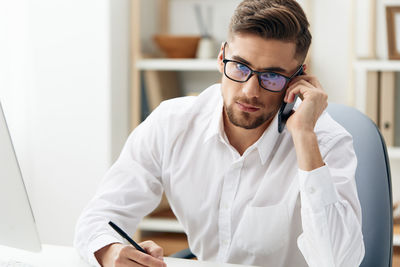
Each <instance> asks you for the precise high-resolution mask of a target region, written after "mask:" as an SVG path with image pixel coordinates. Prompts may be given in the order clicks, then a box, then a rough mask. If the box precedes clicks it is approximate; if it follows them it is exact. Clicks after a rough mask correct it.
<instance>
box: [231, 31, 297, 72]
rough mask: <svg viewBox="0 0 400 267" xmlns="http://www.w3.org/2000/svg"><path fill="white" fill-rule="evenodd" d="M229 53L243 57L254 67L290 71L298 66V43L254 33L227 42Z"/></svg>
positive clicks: (242, 58) (245, 61) (236, 56)
mask: <svg viewBox="0 0 400 267" xmlns="http://www.w3.org/2000/svg"><path fill="white" fill-rule="evenodd" d="M227 55H229V57H235V58H236V59H241V60H240V61H244V62H243V63H246V64H248V65H251V66H252V67H254V68H258V69H266V68H272V67H273V68H281V69H284V70H288V72H290V71H291V70H293V69H294V68H297V67H298V66H299V65H300V64H301V62H299V61H298V60H297V59H296V57H295V55H296V44H295V43H293V42H283V41H279V40H275V39H270V40H266V39H262V38H261V37H258V36H254V35H239V36H235V37H234V38H231V40H230V41H229V42H228V44H227Z"/></svg>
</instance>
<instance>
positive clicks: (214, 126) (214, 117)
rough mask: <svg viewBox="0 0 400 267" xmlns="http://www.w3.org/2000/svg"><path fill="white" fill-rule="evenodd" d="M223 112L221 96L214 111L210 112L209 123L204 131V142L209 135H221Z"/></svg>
mask: <svg viewBox="0 0 400 267" xmlns="http://www.w3.org/2000/svg"><path fill="white" fill-rule="evenodd" d="M222 114H223V100H222V96H221V97H219V99H218V102H217V104H216V106H215V109H214V111H213V112H212V113H211V119H210V124H209V126H208V128H207V130H206V132H205V136H204V142H203V143H206V142H207V141H208V140H209V139H210V138H211V137H213V136H218V135H221V136H222V133H223V131H224V122H223V118H222Z"/></svg>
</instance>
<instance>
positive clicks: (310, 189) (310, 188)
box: [307, 187, 316, 194]
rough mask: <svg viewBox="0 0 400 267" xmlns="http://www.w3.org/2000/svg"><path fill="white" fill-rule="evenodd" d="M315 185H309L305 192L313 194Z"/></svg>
mask: <svg viewBox="0 0 400 267" xmlns="http://www.w3.org/2000/svg"><path fill="white" fill-rule="evenodd" d="M315 191H316V190H315V187H309V188H308V190H307V192H308V193H309V194H314V193H315Z"/></svg>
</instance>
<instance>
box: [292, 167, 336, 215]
mask: <svg viewBox="0 0 400 267" xmlns="http://www.w3.org/2000/svg"><path fill="white" fill-rule="evenodd" d="M298 177H299V185H300V195H301V205H302V208H305V209H306V210H312V211H313V212H319V211H321V210H322V209H323V208H325V207H326V206H328V205H330V204H332V203H335V202H337V201H339V196H338V193H337V191H336V188H335V185H334V183H333V180H332V176H331V174H330V172H329V169H328V167H327V166H326V165H325V166H322V167H320V168H318V169H315V170H312V171H303V170H301V169H299V170H298Z"/></svg>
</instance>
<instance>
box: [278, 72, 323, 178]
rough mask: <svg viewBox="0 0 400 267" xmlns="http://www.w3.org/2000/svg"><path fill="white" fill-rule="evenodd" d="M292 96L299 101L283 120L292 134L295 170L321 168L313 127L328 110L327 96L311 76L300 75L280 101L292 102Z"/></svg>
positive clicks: (321, 162) (320, 158)
mask: <svg viewBox="0 0 400 267" xmlns="http://www.w3.org/2000/svg"><path fill="white" fill-rule="evenodd" d="M295 95H299V97H300V98H301V99H302V100H303V101H302V102H301V104H300V106H299V107H298V108H297V110H296V112H294V113H293V114H292V115H291V116H290V117H289V119H288V120H287V122H286V127H287V128H288V131H289V132H290V133H291V134H292V138H293V143H294V146H295V150H296V155H297V164H298V167H299V168H300V169H302V170H304V171H311V170H314V169H317V168H319V167H322V166H323V165H324V164H325V163H324V161H323V160H322V156H321V152H320V151H319V146H318V140H317V136H316V134H315V132H314V127H315V124H316V123H317V120H318V118H319V117H320V116H321V114H322V112H323V111H324V110H325V108H326V107H327V106H328V101H327V100H328V95H327V94H326V93H325V92H324V90H323V89H322V86H321V84H320V83H319V81H318V80H317V78H316V77H315V76H311V75H301V76H298V77H296V78H295V79H293V80H292V81H291V83H290V84H289V87H288V89H287V91H286V95H285V99H284V101H286V102H288V103H291V102H293V101H294V98H295Z"/></svg>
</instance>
